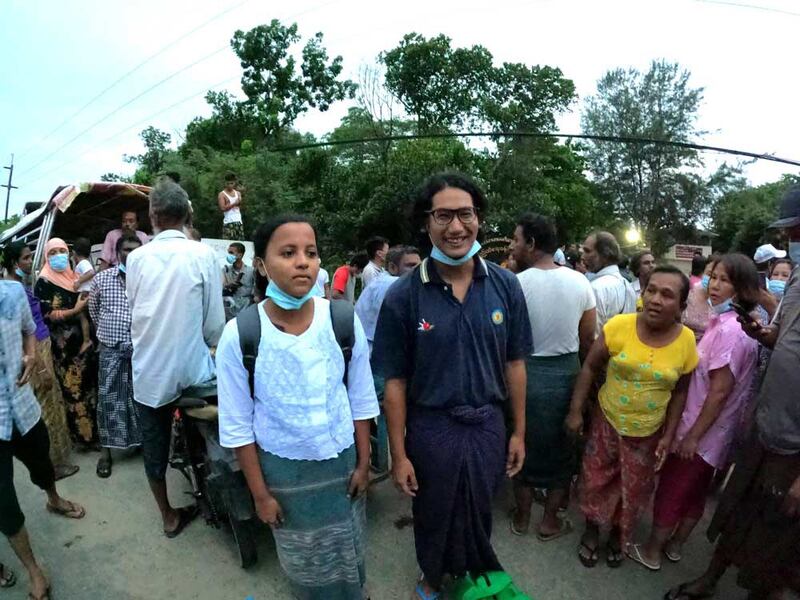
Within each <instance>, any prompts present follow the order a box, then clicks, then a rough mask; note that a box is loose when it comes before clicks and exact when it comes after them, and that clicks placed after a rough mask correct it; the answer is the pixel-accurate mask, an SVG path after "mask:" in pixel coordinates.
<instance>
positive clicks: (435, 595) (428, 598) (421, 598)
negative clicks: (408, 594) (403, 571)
mask: <svg viewBox="0 0 800 600" xmlns="http://www.w3.org/2000/svg"><path fill="white" fill-rule="evenodd" d="M441 598H442V595H441V594H440V593H439V592H431V593H430V594H426V593H425V588H423V587H422V581H420V582H419V583H418V584H417V587H415V588H414V600H440V599H441Z"/></svg>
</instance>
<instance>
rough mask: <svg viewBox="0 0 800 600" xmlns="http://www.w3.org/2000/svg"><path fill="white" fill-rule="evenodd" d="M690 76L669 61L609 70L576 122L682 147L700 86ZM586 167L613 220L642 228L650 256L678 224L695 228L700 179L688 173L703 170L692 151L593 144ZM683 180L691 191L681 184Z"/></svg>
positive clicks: (589, 129) (692, 127)
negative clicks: (646, 67)
mask: <svg viewBox="0 0 800 600" xmlns="http://www.w3.org/2000/svg"><path fill="white" fill-rule="evenodd" d="M689 78H690V73H689V71H687V70H685V69H683V68H681V67H680V65H678V64H676V63H669V62H666V61H663V60H661V61H653V62H652V64H651V65H650V69H649V70H648V71H647V72H646V73H641V72H639V71H637V70H636V69H628V70H623V69H615V70H613V71H609V72H608V73H606V75H605V76H604V77H603V78H602V79H601V80H600V81H599V82H598V84H597V94H596V95H595V96H592V97H589V98H588V99H587V100H586V104H585V107H584V111H583V114H582V118H581V122H582V126H583V131H584V133H587V134H592V135H606V136H625V137H639V138H648V139H654V140H659V141H673V142H689V141H691V140H692V139H693V138H695V137H696V136H699V135H701V134H702V133H703V132H702V131H699V130H698V129H697V126H696V122H697V111H698V108H699V106H700V103H701V101H702V98H703V90H702V88H693V87H691V86H690V85H689ZM586 157H587V161H588V165H589V168H590V170H591V171H592V173H593V174H594V177H595V180H596V182H597V183H598V185H599V187H600V188H601V190H602V191H603V193H604V194H606V195H607V196H608V197H609V198H610V199H611V202H612V206H613V208H614V211H615V214H616V216H618V217H619V218H621V219H624V220H627V221H630V222H633V223H635V224H637V225H638V226H640V227H641V228H642V229H644V232H645V236H646V239H647V241H648V242H650V243H651V244H652V246H653V248H654V249H655V250H656V251H661V250H664V249H665V248H666V246H667V245H669V243H670V242H672V241H674V240H675V235H674V234H675V232H676V230H678V229H680V228H681V227H682V226H684V225H686V224H688V225H694V224H695V223H696V222H697V221H698V219H699V218H701V217H702V214H699V213H698V212H697V207H698V206H699V203H697V202H693V200H696V199H698V198H704V201H707V197H704V196H703V195H702V194H699V193H698V192H699V191H700V188H699V187H697V184H699V183H700V181H699V180H698V179H697V177H696V176H692V175H690V174H689V173H690V172H691V170H692V169H696V168H699V167H701V166H702V161H701V159H700V157H699V154H698V153H697V151H695V150H692V149H688V148H681V147H676V146H668V145H664V144H637V143H629V144H625V143H616V142H594V143H591V144H589V145H587V147H586ZM690 182H692V183H693V185H688V184H689V183H690Z"/></svg>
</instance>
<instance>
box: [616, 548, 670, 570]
mask: <svg viewBox="0 0 800 600" xmlns="http://www.w3.org/2000/svg"><path fill="white" fill-rule="evenodd" d="M641 548H642V547H641V544H628V548H627V549H626V550H625V554H626V555H627V556H628V558H630V559H631V560H632V561H633V562H637V563H639V564H640V565H642V566H643V567H644V568H645V569H648V570H649V571H660V570H661V565H660V564H653V563H650V562H647V559H646V558H645V557H644V554H642V550H641Z"/></svg>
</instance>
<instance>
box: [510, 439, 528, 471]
mask: <svg viewBox="0 0 800 600" xmlns="http://www.w3.org/2000/svg"><path fill="white" fill-rule="evenodd" d="M524 462H525V436H522V435H516V434H515V435H512V436H511V439H509V440H508V458H506V476H507V477H508V478H509V479H510V478H511V477H514V475H516V474H517V473H519V472H520V470H521V469H522V464H523V463H524Z"/></svg>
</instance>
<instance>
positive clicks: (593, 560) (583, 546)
mask: <svg viewBox="0 0 800 600" xmlns="http://www.w3.org/2000/svg"><path fill="white" fill-rule="evenodd" d="M578 560H580V561H581V564H582V565H583V566H584V567H586V568H587V569H591V568H592V567H594V566H595V565H596V564H597V561H599V560H600V544H599V543H598V544H597V545H596V546H590V545H589V544H588V543H586V541H585V539H583V538H582V539H581V542H580V544H579V545H578Z"/></svg>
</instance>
